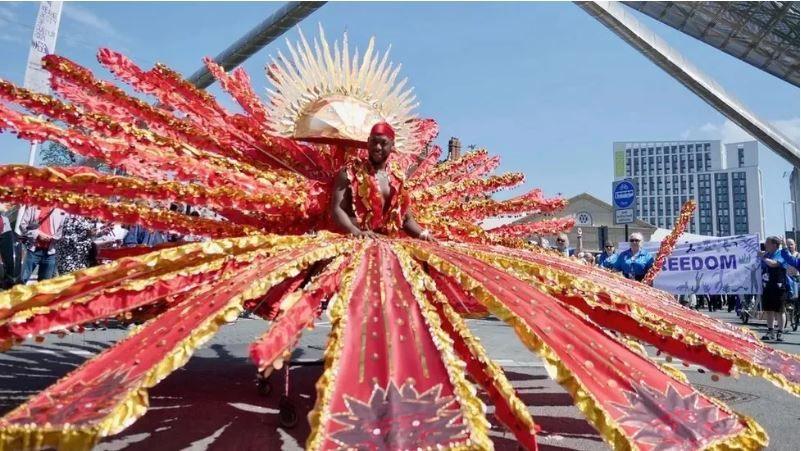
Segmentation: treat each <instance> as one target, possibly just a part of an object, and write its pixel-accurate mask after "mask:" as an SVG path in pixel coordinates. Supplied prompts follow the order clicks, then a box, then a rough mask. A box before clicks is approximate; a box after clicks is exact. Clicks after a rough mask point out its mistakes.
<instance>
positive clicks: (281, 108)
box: [267, 26, 417, 151]
mask: <svg viewBox="0 0 801 451" xmlns="http://www.w3.org/2000/svg"><path fill="white" fill-rule="evenodd" d="M287 44H288V47H289V54H290V58H287V57H285V56H284V55H283V54H282V53H281V52H278V58H277V59H276V58H273V59H272V64H271V65H270V66H269V67H268V69H267V72H268V78H269V79H270V80H271V81H272V84H273V86H274V88H273V89H268V92H269V94H270V102H269V103H268V106H267V108H268V109H269V110H270V114H269V117H270V118H271V121H272V122H271V123H270V124H268V125H269V126H270V127H271V128H272V129H273V131H274V132H275V133H278V134H279V135H282V136H286V137H291V138H296V139H310V140H314V139H321V138H322V139H341V140H347V141H360V142H364V141H367V138H368V137H369V135H370V128H371V127H372V126H373V125H375V124H376V123H377V122H382V121H383V122H387V123H388V124H389V125H391V126H392V128H393V129H394V130H395V146H396V147H397V148H398V149H399V150H401V151H404V150H406V149H404V145H406V144H408V143H410V142H412V141H413V140H412V139H410V138H411V135H412V133H413V120H414V119H415V116H414V115H413V114H412V110H413V109H414V108H415V107H417V104H416V103H414V100H415V97H414V95H412V89H411V88H409V89H405V90H404V86H405V85H406V79H403V80H401V81H400V82H398V83H395V81H396V79H397V77H398V73H399V72H400V68H401V66H400V65H397V66H393V65H392V63H391V62H390V63H387V57H388V56H389V49H387V51H386V52H384V55H383V57H382V58H381V59H380V61H379V59H378V55H377V54H374V53H373V48H374V38H370V42H369V44H368V46H367V51H366V52H365V53H364V57H362V58H361V59H360V58H359V52H358V49H357V50H356V51H355V53H354V55H353V57H352V58H351V56H350V53H349V49H348V35H347V33H345V34H344V36H343V39H342V46H341V47H340V46H339V44H338V43H337V42H334V45H333V53H332V48H331V46H329V44H328V42H327V41H326V39H325V33H324V32H323V28H322V26H321V27H320V40H319V42H318V40H317V39H316V38H315V39H314V41H313V47H314V49H313V50H312V47H311V46H310V45H309V43H308V41H306V38H305V37H304V36H303V33H302V32H301V33H300V42H298V43H295V45H294V46H293V45H292V43H291V42H289V40H287ZM410 150H411V149H410Z"/></svg>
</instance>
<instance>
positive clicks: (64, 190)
mask: <svg viewBox="0 0 801 451" xmlns="http://www.w3.org/2000/svg"><path fill="white" fill-rule="evenodd" d="M289 52H290V53H289V57H285V56H283V55H281V54H279V56H278V58H277V59H274V60H273V61H272V63H271V64H270V66H269V67H268V76H269V78H270V80H271V82H272V84H273V86H272V88H271V90H269V99H267V100H266V101H265V100H264V99H260V98H259V96H257V95H256V94H255V91H254V90H253V87H252V85H251V83H250V79H249V77H248V75H247V74H246V73H245V72H244V71H243V70H241V69H236V70H234V71H232V72H231V73H226V72H225V71H224V70H223V68H222V67H220V66H219V65H217V64H216V63H214V62H213V61H212V60H207V61H206V65H207V67H208V68H209V70H210V72H211V73H212V74H213V75H214V77H215V78H216V79H217V80H218V81H219V82H220V84H221V86H222V88H223V89H224V90H225V91H226V92H227V93H228V94H230V95H231V96H232V97H233V98H234V99H235V100H236V101H237V103H238V104H239V106H240V107H241V112H236V113H234V112H231V111H229V110H228V109H227V108H225V107H223V106H222V105H221V104H220V103H219V102H217V100H216V99H215V98H214V97H212V96H211V95H210V94H208V93H206V92H205V91H201V90H199V89H197V88H196V87H194V86H193V85H191V84H190V83H189V82H187V81H186V80H184V79H183V78H182V77H181V76H180V75H179V74H177V73H175V72H173V71H171V70H170V69H168V68H167V67H166V66H163V65H157V66H155V67H154V68H152V69H150V70H145V69H142V68H140V67H138V66H137V65H136V64H135V63H134V62H133V61H131V60H130V59H128V58H127V57H125V56H124V55H122V54H120V53H118V52H114V51H112V50H109V49H101V50H100V52H98V60H99V61H100V63H101V65H103V66H104V67H106V68H108V69H109V70H111V71H112V72H113V73H114V75H115V76H116V77H117V78H118V79H120V80H122V81H124V82H125V83H127V84H130V85H131V87H132V88H133V89H134V90H136V91H138V92H139V93H141V94H142V95H147V96H152V97H154V99H153V100H154V101H155V102H158V103H159V104H161V105H166V106H168V107H169V109H170V110H169V111H167V110H166V109H162V108H156V107H154V106H153V105H152V104H151V103H147V102H144V101H142V100H141V99H140V98H138V97H134V96H131V95H129V94H128V92H126V91H125V90H123V89H120V88H118V87H117V86H115V85H113V84H111V83H109V82H104V81H100V80H98V79H96V78H95V77H94V75H93V74H92V73H91V72H90V71H89V70H88V69H85V68H83V67H81V66H79V65H77V64H76V63H74V62H72V61H70V60H68V59H66V58H63V57H59V56H57V55H48V56H46V57H45V58H44V68H45V69H46V70H48V71H49V72H50V74H51V85H52V87H53V88H54V92H55V93H56V94H57V95H58V97H50V96H43V95H40V94H36V93H32V92H30V91H27V90H25V89H23V88H19V87H17V86H14V85H13V84H11V83H9V82H5V81H2V80H0V131H11V132H14V133H17V134H18V135H19V136H20V137H22V138H24V139H28V140H33V141H39V142H44V141H55V142H58V143H61V144H63V145H65V146H67V147H68V148H70V150H72V151H74V152H76V153H79V154H81V155H83V156H88V157H93V158H98V159H101V160H103V161H104V162H105V163H107V164H108V165H109V166H111V167H114V168H116V169H121V170H124V174H125V175H109V174H103V173H99V172H97V171H94V170H92V169H91V168H35V167H29V166H24V165H4V166H0V202H3V201H5V202H13V203H26V204H32V205H39V206H42V207H52V206H56V207H60V208H63V209H64V210H65V211H67V212H68V213H70V214H78V215H83V216H87V217H95V218H99V219H101V220H104V221H109V222H113V223H122V224H139V225H141V226H142V227H146V228H148V229H152V230H172V231H175V232H176V233H181V234H192V235H196V236H202V237H206V238H208V240H207V241H203V242H198V243H191V244H186V245H182V246H178V247H173V248H165V249H160V250H156V251H154V252H149V253H147V254H144V255H137V256H130V257H126V258H123V259H120V260H117V261H114V262H112V263H109V264H107V265H103V266H98V267H95V268H89V269H85V270H81V271H76V272H74V273H71V274H67V275H64V276H61V277H58V278H56V279H53V280H48V281H43V282H40V283H37V284H34V285H29V286H18V287H15V288H13V289H11V290H7V291H5V292H2V293H0V345H2V346H3V347H4V348H10V347H13V346H16V345H18V344H20V343H21V342H23V341H24V340H25V339H27V338H30V337H37V336H42V335H45V334H49V333H59V332H63V331H65V330H75V329H80V326H81V325H82V324H86V323H91V322H94V321H98V320H102V319H104V318H108V317H115V316H126V315H130V314H131V312H137V311H140V310H141V309H146V310H147V312H148V314H152V315H151V316H152V319H150V320H149V321H147V322H146V323H144V324H142V325H141V326H140V327H137V329H136V330H135V331H134V332H133V333H132V334H131V335H130V336H129V337H127V338H126V339H123V340H121V341H119V342H118V343H116V344H114V345H113V346H111V347H110V348H108V349H107V350H105V351H104V352H103V353H101V354H98V355H96V356H93V357H92V358H90V359H89V360H87V361H86V362H85V363H84V364H83V365H81V366H79V367H78V368H76V369H75V370H74V371H72V372H71V373H70V374H68V375H66V376H64V377H63V378H61V379H60V380H59V381H58V382H57V383H55V384H54V385H52V386H50V387H48V388H47V389H45V390H43V391H42V392H41V393H38V394H34V395H33V396H32V397H31V398H30V399H28V400H27V401H25V402H24V403H23V404H22V405H20V406H18V407H16V408H15V409H13V410H11V411H10V412H8V413H7V414H6V415H5V416H3V417H2V418H0V450H5V449H15V450H16V449H41V448H48V447H51V448H64V449H90V448H91V447H92V446H94V445H95V444H96V443H97V442H98V441H99V440H100V439H101V438H102V437H106V436H109V435H113V434H117V433H119V432H121V431H123V430H124V429H125V428H127V427H128V426H129V425H131V424H132V423H133V422H134V421H136V419H137V418H139V417H141V416H142V415H144V414H145V412H146V411H147V407H148V397H147V394H148V390H149V389H150V388H151V387H153V386H155V385H156V384H158V383H159V382H160V381H161V380H163V379H164V378H165V377H167V376H168V375H169V374H170V373H171V372H172V371H175V370H176V369H178V368H180V367H181V366H183V365H184V364H185V363H186V362H187V361H188V359H189V358H190V356H191V355H192V353H193V351H194V350H195V349H197V348H198V347H199V346H201V345H202V344H203V343H204V342H206V341H207V340H209V339H210V338H211V337H212V336H213V335H214V333H216V331H217V330H218V329H219V327H220V326H221V325H222V324H224V323H225V322H227V321H233V320H235V319H236V318H237V316H238V315H239V313H240V312H241V311H242V310H243V309H247V310H248V311H253V313H254V314H256V315H258V316H261V317H263V318H265V319H268V320H269V321H270V323H269V326H265V327H267V330H266V331H265V332H264V333H263V334H262V335H261V336H260V337H259V338H257V339H256V340H255V341H254V342H253V344H252V345H251V348H250V357H251V360H253V362H254V363H255V365H256V367H257V368H258V371H259V372H261V373H262V374H265V375H267V374H269V373H270V372H271V371H272V370H274V369H277V368H282V367H287V366H288V365H285V361H286V360H287V359H289V357H290V356H291V354H292V351H293V350H294V349H295V347H296V346H298V343H299V341H300V338H301V335H302V334H303V332H304V331H305V330H306V329H307V328H311V327H314V325H315V321H316V319H317V318H318V317H319V316H320V315H321V314H323V310H326V309H327V312H325V313H326V314H327V315H328V316H329V318H330V320H331V322H330V324H331V329H330V332H329V334H328V341H327V344H326V349H325V354H324V355H325V365H324V369H323V372H322V374H321V376H320V378H319V380H318V382H317V384H316V388H317V396H316V400H315V406H314V408H313V409H312V411H311V412H310V413H309V426H310V428H309V437H308V439H307V442H306V447H307V448H308V449H311V450H315V451H318V450H333V449H389V450H406V449H420V448H422V449H460V450H461V449H470V450H487V449H492V448H493V439H492V437H491V435H490V424H489V422H488V421H487V418H486V411H487V410H486V408H485V406H484V400H488V401H489V402H491V403H492V404H493V407H494V409H493V413H494V415H495V417H496V418H497V419H498V421H499V422H500V423H502V424H503V425H504V426H505V427H506V428H507V429H508V430H509V431H510V432H511V433H512V434H513V436H514V439H515V440H516V441H517V442H518V443H519V444H520V446H521V447H523V448H525V449H527V450H535V449H536V448H537V443H536V434H537V432H538V430H539V428H538V427H537V425H536V424H535V423H534V420H533V419H532V417H531V414H530V413H529V411H528V407H527V406H526V404H525V403H524V401H523V399H525V398H522V399H521V397H520V396H518V394H517V393H516V391H515V390H514V388H513V387H512V385H511V383H510V382H509V380H508V379H507V378H506V376H505V374H504V372H503V369H502V368H501V367H500V366H499V365H498V364H496V363H495V362H494V361H493V360H492V359H491V358H490V357H489V356H488V355H487V352H486V351H485V349H484V348H483V346H482V345H481V343H480V341H479V340H478V339H477V338H476V337H475V336H474V335H473V333H472V332H471V331H470V327H469V326H470V324H469V323H468V322H466V321H464V318H465V317H485V316H488V315H494V316H495V317H497V318H498V319H500V320H502V321H505V322H506V323H507V324H509V325H511V326H512V328H513V330H514V332H515V333H516V334H517V336H518V337H519V338H520V340H521V342H522V343H523V344H525V345H526V346H527V348H528V349H529V350H531V351H532V352H533V353H535V354H537V355H538V356H539V357H540V358H541V359H542V361H543V362H544V364H545V366H546V368H547V369H548V374H549V375H551V376H552V377H553V378H554V379H556V380H557V381H558V382H559V384H561V385H562V387H563V388H564V389H565V390H566V391H567V393H568V394H570V396H571V397H572V398H573V401H574V403H575V405H576V406H577V408H578V409H579V410H580V411H581V412H582V413H583V414H584V415H585V417H586V418H587V420H588V421H589V422H590V423H591V424H592V425H593V426H594V427H595V428H596V429H598V431H599V432H600V434H601V436H602V437H603V439H604V440H605V441H606V442H607V443H608V444H609V445H610V446H612V447H614V448H617V449H626V450H628V449H632V450H653V449H682V450H696V449H758V448H761V447H764V446H766V445H767V435H766V434H765V431H764V430H763V429H762V428H761V427H760V426H759V425H758V424H757V423H756V422H755V421H754V420H752V419H751V418H749V417H747V416H745V415H741V414H738V413H737V412H734V411H732V410H731V409H729V408H728V407H727V406H726V405H725V404H724V403H722V402H721V401H719V400H716V399H714V398H712V397H711V396H709V395H706V394H704V393H702V392H699V391H698V390H697V389H696V388H695V387H693V386H692V385H691V384H690V383H689V381H687V379H686V377H684V375H683V374H680V373H677V372H674V371H671V370H670V369H666V368H665V367H662V366H660V365H659V364H658V363H656V362H654V361H652V360H651V359H650V358H649V357H648V356H646V355H643V353H642V352H641V349H642V347H641V346H639V344H638V343H637V342H643V343H646V344H649V345H652V346H654V347H656V348H658V349H660V350H661V351H662V352H665V353H668V354H670V355H671V356H672V357H675V358H677V359H681V360H682V361H685V362H688V363H692V364H697V365H700V366H703V367H705V368H707V369H708V370H709V371H712V372H714V373H719V374H724V375H735V374H747V375H751V376H755V377H762V378H765V379H767V380H769V381H771V382H773V383H774V384H775V385H777V386H778V387H780V388H782V389H784V390H786V391H788V392H790V393H792V394H795V395H798V394H799V391H800V390H801V388H800V387H799V360H798V357H797V356H794V355H789V354H787V353H784V352H782V351H779V350H776V349H773V348H771V347H770V346H768V345H765V344H764V343H762V342H761V341H760V340H758V339H756V338H755V337H754V336H753V335H752V334H751V333H749V332H747V331H744V330H743V329H740V328H737V327H734V326H732V325H730V324H727V323H723V322H721V321H718V320H715V319H713V318H709V317H707V316H704V315H702V314H700V313H697V312H694V311H691V310H688V309H686V308H684V307H682V306H680V305H679V304H678V303H676V302H675V300H674V299H673V297H672V296H671V295H669V294H667V293H664V292H662V291H659V290H656V289H654V288H652V287H650V286H648V285H646V284H642V283H637V282H634V281H631V280H627V279H625V278H623V277H621V276H619V275H617V274H612V273H610V272H608V271H604V270H602V269H600V268H597V267H593V266H588V265H585V264H584V263H583V262H579V261H576V260H575V259H571V258H565V257H564V256H562V255H560V254H559V253H558V252H556V251H554V250H549V249H544V248H542V247H540V246H531V245H529V244H527V243H526V242H525V241H524V238H525V237H527V236H531V235H536V234H538V235H556V234H558V233H564V232H566V231H568V230H570V229H572V227H573V226H574V221H573V220H571V219H570V218H550V219H547V220H544V221H539V222H531V223H525V224H514V223H513V224H506V225H502V226H499V227H495V228H492V229H490V230H485V229H483V228H481V227H480V226H479V224H481V223H482V221H484V220H486V219H487V218H491V217H497V216H514V215H524V214H535V213H536V214H542V215H550V214H552V213H554V212H557V211H559V210H561V209H562V208H564V207H565V205H566V202H565V201H564V200H563V199H559V198H556V199H550V198H546V197H545V196H544V195H543V193H542V191H541V190H538V189H533V190H531V191H529V192H527V193H525V194H522V195H519V196H517V197H514V198H511V199H505V200H496V199H494V198H493V197H492V194H493V193H495V192H497V191H500V190H502V189H509V188H513V187H515V186H519V185H520V184H522V183H523V181H524V176H523V174H520V173H506V174H498V175H496V174H495V173H494V171H495V169H497V168H498V167H499V165H500V159H499V158H498V157H495V156H491V155H490V154H489V153H488V152H487V151H486V150H477V151H474V152H469V153H467V154H465V155H461V156H460V157H459V158H457V159H454V160H451V161H447V162H439V158H440V156H441V150H440V149H439V148H438V147H437V146H435V145H434V144H433V140H434V138H435V137H436V136H437V133H438V127H437V124H436V122H435V121H434V120H433V119H424V118H418V117H417V116H416V115H415V113H414V110H415V108H416V107H417V103H415V98H414V95H413V94H412V92H411V88H404V86H405V82H406V80H401V81H397V80H398V74H399V68H398V67H397V66H394V65H393V64H392V63H391V62H389V60H388V54H387V53H384V54H383V56H381V55H379V54H378V52H375V46H374V43H373V41H372V40H371V41H370V42H369V44H368V46H367V47H366V49H364V52H363V53H354V52H352V49H350V46H349V44H348V40H347V36H345V37H344V38H343V39H342V40H340V41H338V42H337V43H334V44H333V45H331V44H329V43H328V41H327V39H326V38H325V35H324V33H323V31H322V29H321V30H320V34H319V36H318V37H317V38H315V40H314V41H313V42H311V43H310V42H308V41H307V40H306V39H305V37H303V35H301V36H300V42H299V43H296V44H290V48H289ZM155 102H154V103H155ZM173 110H174V111H175V113H173V112H172V111H173ZM39 115H44V116H46V117H48V118H50V119H52V120H50V121H43V120H40V119H38V116H39ZM365 143H367V146H366V147H367V148H366V149H364V147H365ZM112 196H113V198H114V200H113V201H111V200H110V198H111V197H112ZM142 200H147V201H152V202H158V203H160V204H168V203H171V202H176V203H180V204H187V205H203V206H204V207H205V208H207V209H209V211H211V212H213V213H214V215H213V217H208V218H204V217H199V218H198V217H189V216H186V215H183V214H180V213H178V212H172V211H169V210H166V209H160V208H151V207H148V206H145V205H141V203H139V202H141V201H142ZM410 207H413V209H414V216H412V214H411V212H410V211H411V210H410ZM426 230H428V231H430V232H426ZM343 232H345V233H343ZM379 235H380V236H379ZM432 236H433V237H436V238H437V240H436V241H429V240H430V238H431V237H432ZM361 237H373V238H377V239H360V238H361ZM660 255H662V254H660ZM610 331H611V332H612V333H610ZM521 358H524V357H521ZM715 377H717V374H715ZM479 390H481V392H480V393H481V394H482V396H479ZM484 395H486V396H484ZM232 429H233V428H232ZM210 433H211V432H210ZM238 433H239V432H224V433H221V434H222V436H221V437H220V440H226V439H228V436H226V434H238ZM153 434H154V435H153V436H152V437H151V438H150V439H151V440H158V439H159V434H160V433H159V432H158V430H157V431H155V432H153ZM231 439H233V440H239V439H241V437H239V436H237V437H231ZM188 445H189V444H187V446H188ZM261 445H262V447H264V448H269V447H270V444H269V443H263V444H261ZM254 446H256V447H258V445H257V444H254Z"/></svg>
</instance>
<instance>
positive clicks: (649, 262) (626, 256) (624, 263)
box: [603, 232, 654, 282]
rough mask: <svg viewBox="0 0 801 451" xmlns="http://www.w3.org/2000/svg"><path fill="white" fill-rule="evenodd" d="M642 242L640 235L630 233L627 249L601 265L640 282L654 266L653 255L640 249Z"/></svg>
mask: <svg viewBox="0 0 801 451" xmlns="http://www.w3.org/2000/svg"><path fill="white" fill-rule="evenodd" d="M642 241H643V237H642V234H641V233H638V232H634V233H632V234H631V235H629V249H627V250H625V251H623V252H621V253H620V254H618V255H616V256H615V257H611V258H607V259H606V261H604V263H603V267H604V268H608V269H611V270H613V271H618V272H621V273H623V276H624V277H625V278H627V279H633V280H636V281H638V282H639V281H642V279H643V278H644V277H645V274H646V273H647V272H648V270H649V269H651V266H653V265H654V256H653V254H651V253H650V252H647V251H645V250H643V249H642V248H641V247H640V246H641V245H642Z"/></svg>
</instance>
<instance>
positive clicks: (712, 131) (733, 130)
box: [681, 118, 801, 145]
mask: <svg viewBox="0 0 801 451" xmlns="http://www.w3.org/2000/svg"><path fill="white" fill-rule="evenodd" d="M770 125H772V126H773V127H774V128H775V129H777V130H778V131H779V132H780V133H782V134H783V135H784V136H785V137H787V139H789V140H790V141H792V142H793V143H795V144H796V145H798V143H799V131H800V130H801V118H794V119H781V120H776V121H770ZM681 137H682V139H687V140H692V139H719V140H721V141H722V142H723V143H724V144H727V143H734V142H742V141H753V140H754V139H755V138H753V137H752V136H751V135H749V134H748V132H746V131H745V130H743V129H742V128H740V126H738V125H737V124H735V123H734V122H732V121H730V120H729V119H726V120H724V121H723V123H721V124H713V123H711V122H707V123H706V124H704V125H702V126H700V127H697V128H693V129H689V130H685V131H684V133H682V134H681Z"/></svg>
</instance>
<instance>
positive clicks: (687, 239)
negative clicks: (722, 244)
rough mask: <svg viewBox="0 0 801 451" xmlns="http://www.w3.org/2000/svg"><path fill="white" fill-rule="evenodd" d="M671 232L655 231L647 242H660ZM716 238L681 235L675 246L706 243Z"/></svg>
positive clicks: (690, 234)
mask: <svg viewBox="0 0 801 451" xmlns="http://www.w3.org/2000/svg"><path fill="white" fill-rule="evenodd" d="M670 232H672V230H670V229H656V230H655V231H654V233H652V234H651V239H650V240H649V241H656V242H661V241H662V240H664V239H665V238H667V236H668V235H670ZM714 238H716V237H710V236H704V235H696V234H694V233H686V232H685V233H682V234H681V236H680V237H679V239H678V240H677V241H676V244H683V243H697V242H699V241H707V240H710V239H714Z"/></svg>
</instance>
